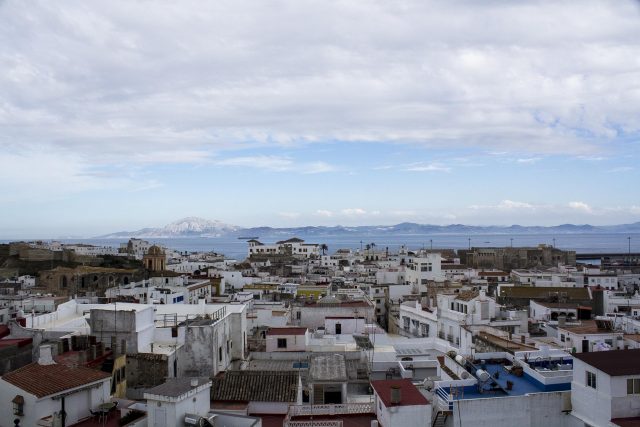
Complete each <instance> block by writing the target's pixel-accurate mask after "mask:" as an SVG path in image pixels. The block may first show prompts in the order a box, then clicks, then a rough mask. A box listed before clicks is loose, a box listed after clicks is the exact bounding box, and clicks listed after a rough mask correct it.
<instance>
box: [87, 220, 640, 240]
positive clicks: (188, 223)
mask: <svg viewBox="0 0 640 427" xmlns="http://www.w3.org/2000/svg"><path fill="white" fill-rule="evenodd" d="M638 232H640V222H635V223H633V224H621V225H608V226H594V225H589V224H583V225H575V224H561V225H555V226H550V227H543V226H523V225H510V226H497V225H489V226H474V225H464V224H450V225H430V224H416V223H413V222H403V223H400V224H396V225H388V226H386V225H364V226H355V227H345V226H342V225H337V226H331V227H325V226H306V227H286V228H275V227H252V228H242V227H239V226H235V225H230V224H225V223H223V222H220V221H210V220H207V219H202V218H196V217H188V218H184V219H181V220H178V221H175V222H172V223H171V224H168V225H166V226H164V227H162V228H143V229H142V230H138V231H122V232H118V233H113V234H108V235H106V236H100V238H123V237H138V238H163V237H164V238H171V237H223V236H229V237H246V236H251V237H260V238H265V237H266V238H269V237H273V238H276V239H278V238H282V237H286V236H295V235H299V236H339V235H358V236H367V235H372V236H373V235H377V236H379V235H384V234H395V235H430V234H545V233H546V234H566V233H638Z"/></svg>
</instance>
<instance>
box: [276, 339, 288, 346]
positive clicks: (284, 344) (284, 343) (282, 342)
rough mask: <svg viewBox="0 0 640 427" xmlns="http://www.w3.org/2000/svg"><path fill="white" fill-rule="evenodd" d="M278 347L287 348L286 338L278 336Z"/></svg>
mask: <svg viewBox="0 0 640 427" xmlns="http://www.w3.org/2000/svg"><path fill="white" fill-rule="evenodd" d="M278 348H287V339H286V338H278Z"/></svg>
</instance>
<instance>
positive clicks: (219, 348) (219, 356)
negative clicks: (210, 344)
mask: <svg viewBox="0 0 640 427" xmlns="http://www.w3.org/2000/svg"><path fill="white" fill-rule="evenodd" d="M218 361H219V362H222V346H220V347H218Z"/></svg>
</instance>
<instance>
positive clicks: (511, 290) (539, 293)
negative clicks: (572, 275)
mask: <svg viewBox="0 0 640 427" xmlns="http://www.w3.org/2000/svg"><path fill="white" fill-rule="evenodd" d="M559 293H562V295H563V296H564V295H566V296H567V298H568V299H569V300H590V299H591V295H590V294H589V290H588V289H586V288H565V287H557V286H554V287H540V288H537V287H534V286H507V287H504V288H501V289H500V296H501V297H503V298H529V299H540V298H548V297H549V296H552V295H556V296H557V295H558V294H559Z"/></svg>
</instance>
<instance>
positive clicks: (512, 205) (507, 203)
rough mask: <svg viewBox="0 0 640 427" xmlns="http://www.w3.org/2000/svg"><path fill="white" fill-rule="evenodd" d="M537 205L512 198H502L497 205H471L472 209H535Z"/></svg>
mask: <svg viewBox="0 0 640 427" xmlns="http://www.w3.org/2000/svg"><path fill="white" fill-rule="evenodd" d="M538 207H539V206H536V205H533V204H531V203H526V202H517V201H513V200H502V201H501V202H500V203H498V204H497V205H471V206H469V208H470V209H473V210H487V209H488V210H517V209H536V208H538Z"/></svg>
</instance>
